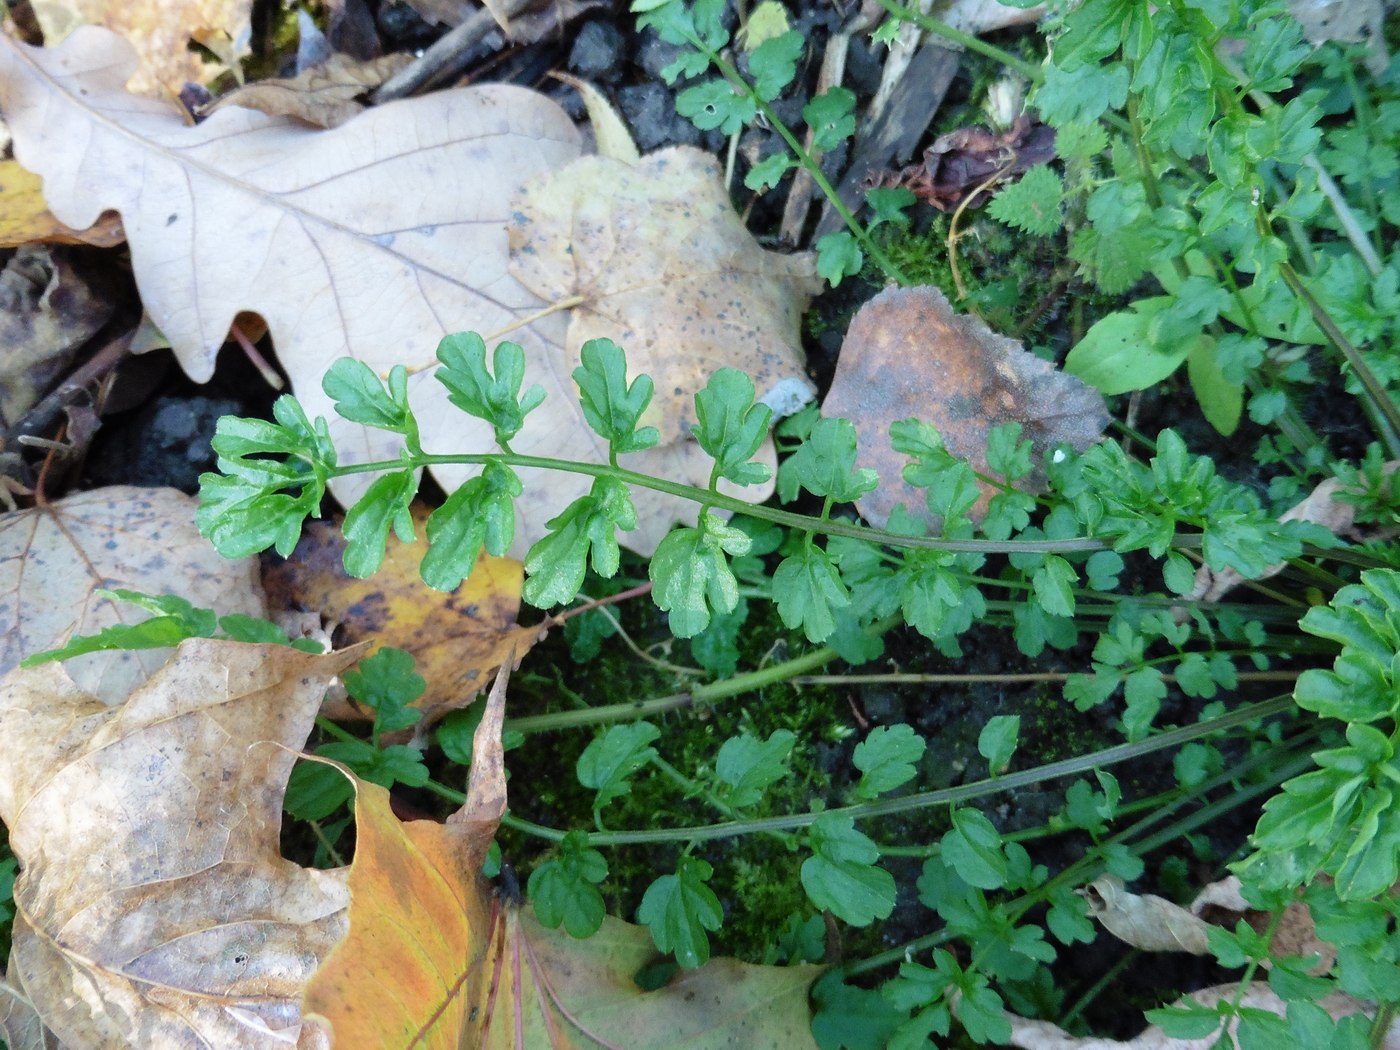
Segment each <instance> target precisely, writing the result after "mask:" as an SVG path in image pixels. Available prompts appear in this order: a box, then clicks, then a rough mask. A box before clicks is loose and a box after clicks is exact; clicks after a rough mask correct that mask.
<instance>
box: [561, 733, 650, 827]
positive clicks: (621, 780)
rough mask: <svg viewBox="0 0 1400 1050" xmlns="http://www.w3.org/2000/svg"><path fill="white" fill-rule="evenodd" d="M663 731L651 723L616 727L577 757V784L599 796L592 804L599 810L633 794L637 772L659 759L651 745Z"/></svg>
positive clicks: (595, 739)
mask: <svg viewBox="0 0 1400 1050" xmlns="http://www.w3.org/2000/svg"><path fill="white" fill-rule="evenodd" d="M660 736H661V730H659V729H657V728H656V726H654V725H652V724H651V723H650V722H631V723H628V724H626V725H615V726H612V727H611V728H610V729H608V731H607V732H605V733H604V734H603V735H602V736H599V737H595V738H594V739H593V741H592V742H591V743H590V744H589V745H588V746H587V747H586V748H584V749H583V754H581V755H579V757H578V764H577V773H578V782H579V783H580V784H582V785H583V786H584V787H586V788H591V789H592V790H594V791H596V792H597V793H598V796H597V798H596V799H595V800H594V802H593V808H594V810H595V811H596V810H600V809H602V808H603V807H604V806H606V805H607V804H608V803H609V802H611V801H612V800H613V799H615V798H622V797H623V796H624V795H628V794H631V791H632V784H631V778H632V775H633V774H634V773H636V772H637V771H638V770H639V769H641V768H642V767H643V766H645V765H646V764H647V763H649V762H650V761H651V760H652V759H653V758H655V757H656V749H655V748H654V747H652V746H651V742H652V741H653V740H656V739H657V738H658V737H660Z"/></svg>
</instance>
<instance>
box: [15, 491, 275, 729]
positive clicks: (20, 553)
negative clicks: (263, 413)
mask: <svg viewBox="0 0 1400 1050" xmlns="http://www.w3.org/2000/svg"><path fill="white" fill-rule="evenodd" d="M195 505H196V504H195V500H194V499H193V498H191V497H190V496H186V495H185V494H184V493H183V492H177V491H176V490H175V489H146V488H136V487H134V486H111V487H108V488H100V489H93V490H92V491H90V492H80V493H76V494H75V495H72V496H69V497H67V498H66V499H61V500H56V501H55V502H52V503H49V504H47V505H45V506H43V507H35V508H33V509H31V510H23V511H13V512H11V513H9V514H3V515H0V673H3V672H4V671H8V670H9V669H10V668H12V667H15V666H16V665H17V664H18V663H19V662H20V660H22V659H24V658H25V657H26V656H29V655H31V654H33V653H37V652H42V651H43V650H45V649H52V648H55V647H57V646H59V645H62V644H63V643H64V642H66V641H68V639H69V638H71V637H73V636H74V635H80V634H96V633H98V632H99V631H100V630H102V628H104V627H107V626H110V625H112V624H116V623H135V622H138V621H141V620H144V619H146V618H147V616H148V615H149V613H147V612H145V611H143V610H142V609H140V608H138V607H137V606H135V605H130V604H127V603H125V602H112V601H109V600H107V599H105V598H102V597H99V596H98V595H97V594H95V593H94V592H95V591H97V590H98V589H99V588H105V589H109V590H110V589H116V588H125V589H128V590H133V591H144V592H146V593H148V594H174V595H177V596H178V597H181V598H184V599H186V600H187V601H189V602H191V603H193V604H194V605H196V606H199V607H200V608H204V609H217V610H218V612H219V613H220V614H222V615H228V614H229V613H246V614H247V615H249V616H264V615H266V611H267V609H266V604H265V602H264V599H263V593H262V587H261V585H260V584H259V582H258V575H257V574H258V563H257V560H256V559H255V558H243V559H240V560H238V561H229V560H227V559H225V558H223V557H221V556H220V555H219V553H218V551H216V550H215V549H214V547H213V545H212V544H211V543H210V542H209V541H208V540H206V539H205V538H204V537H203V536H201V535H200V534H199V531H198V530H197V529H196V528H195V525H194V512H195ZM169 656H170V650H169V649H141V650H127V651H123V652H101V653H91V654H89V655H87V656H79V657H76V658H75V659H73V660H69V661H68V662H67V663H65V664H64V667H65V668H67V670H68V673H69V674H70V675H71V676H72V677H73V679H74V681H75V682H76V683H77V686H78V687H80V688H82V689H83V690H85V691H86V692H89V693H92V694H93V695H94V696H96V697H98V698H99V699H102V700H105V701H107V702H109V703H110V702H115V701H117V700H119V699H121V698H122V697H124V696H126V695H127V694H128V693H130V692H131V690H132V689H134V688H135V687H136V686H137V685H139V684H140V683H141V682H142V681H144V680H145V679H146V677H147V676H148V675H150V674H151V673H152V672H154V671H155V670H156V669H158V668H159V667H160V666H161V665H162V664H163V663H165V661H166V659H167V658H168V657H169Z"/></svg>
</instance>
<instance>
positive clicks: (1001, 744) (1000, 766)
mask: <svg viewBox="0 0 1400 1050" xmlns="http://www.w3.org/2000/svg"><path fill="white" fill-rule="evenodd" d="M1020 735H1021V716H1020V715H993V716H992V717H991V718H989V719H987V724H986V725H984V726H983V727H982V732H981V733H979V734H978V736H977V752H978V754H980V755H981V756H982V757H983V758H985V759H986V760H987V768H988V769H990V770H991V771H992V773H993V774H996V773H1000V772H1001V771H1002V770H1004V769H1005V768H1006V767H1007V766H1008V765H1009V764H1010V763H1011V756H1012V755H1014V754H1015V753H1016V740H1017V738H1018V737H1019V736H1020Z"/></svg>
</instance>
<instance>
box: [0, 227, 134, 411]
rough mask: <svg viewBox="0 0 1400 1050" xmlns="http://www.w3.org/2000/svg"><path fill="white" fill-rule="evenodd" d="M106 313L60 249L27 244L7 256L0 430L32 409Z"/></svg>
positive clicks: (0, 282)
mask: <svg viewBox="0 0 1400 1050" xmlns="http://www.w3.org/2000/svg"><path fill="white" fill-rule="evenodd" d="M112 310H113V303H112V300H111V299H110V298H109V297H108V295H107V294H106V293H105V292H104V290H103V289H102V288H100V287H96V288H95V287H93V286H92V285H91V284H89V282H88V280H87V278H86V277H85V276H84V275H83V273H82V272H81V271H80V270H79V269H78V268H77V267H76V266H74V264H73V262H72V259H71V257H70V256H69V255H68V253H67V252H66V251H65V250H64V249H62V248H49V247H45V246H43V245H30V246H26V247H23V248H20V249H19V250H18V251H17V252H15V253H14V255H12V256H11V257H10V259H9V261H8V262H7V263H6V264H5V268H4V269H3V270H0V348H3V352H0V427H9V426H13V425H14V424H15V423H17V422H19V420H20V418H21V417H22V416H23V415H24V414H25V413H26V412H27V411H29V409H31V408H32V407H34V405H35V403H36V402H38V400H39V399H40V398H41V397H43V396H44V394H46V393H47V392H48V391H49V388H50V387H51V386H53V384H54V382H55V381H56V380H57V379H58V378H59V377H60V376H61V375H62V374H63V372H64V370H65V369H66V368H67V367H68V365H69V363H70V362H71V361H72V360H73V355H74V354H76V353H77V352H78V349H79V348H80V347H81V346H82V345H83V344H84V343H86V342H87V341H88V340H89V339H91V338H92V337H93V336H94V335H95V334H97V331H98V329H100V328H101V327H102V326H103V325H104V324H106V323H107V319H108V318H109V317H111V316H112Z"/></svg>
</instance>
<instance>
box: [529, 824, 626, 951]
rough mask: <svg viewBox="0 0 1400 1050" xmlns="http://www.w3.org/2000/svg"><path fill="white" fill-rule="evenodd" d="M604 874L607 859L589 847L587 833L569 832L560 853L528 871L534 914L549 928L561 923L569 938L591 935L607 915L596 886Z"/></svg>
mask: <svg viewBox="0 0 1400 1050" xmlns="http://www.w3.org/2000/svg"><path fill="white" fill-rule="evenodd" d="M607 877H608V862H607V861H606V860H604V859H603V855H602V854H601V853H599V852H598V851H597V850H596V849H592V848H590V847H589V845H588V836H587V835H585V834H583V833H582V832H579V831H571V832H569V833H568V834H567V835H565V836H564V840H563V841H562V842H561V843H559V856H557V857H554V858H552V859H550V860H547V861H545V862H544V863H543V864H541V865H540V866H539V867H538V868H536V869H535V870H534V871H532V872H531V873H530V882H529V885H528V891H529V894H530V903H531V904H533V905H534V907H535V917H536V918H538V919H539V920H540V922H541V923H542V924H544V925H545V926H547V927H549V928H550V929H551V930H554V929H558V928H559V925H560V924H561V923H562V924H563V926H564V929H565V930H567V931H568V933H569V936H570V937H577V938H579V939H582V938H585V937H591V936H592V935H593V934H595V933H597V932H598V928H599V927H600V926H602V925H603V916H604V915H605V914H607V908H606V907H605V906H604V904H603V895H602V894H601V893H599V892H598V888H597V884H598V883H600V882H602V881H603V880H604V879H605V878H607Z"/></svg>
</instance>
